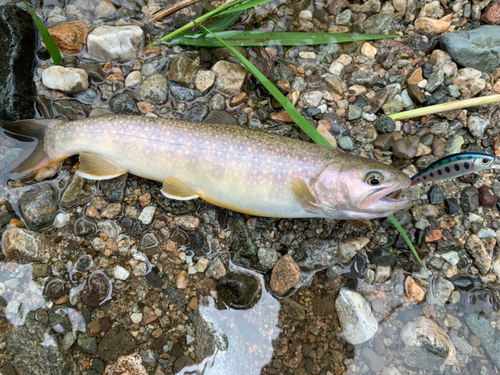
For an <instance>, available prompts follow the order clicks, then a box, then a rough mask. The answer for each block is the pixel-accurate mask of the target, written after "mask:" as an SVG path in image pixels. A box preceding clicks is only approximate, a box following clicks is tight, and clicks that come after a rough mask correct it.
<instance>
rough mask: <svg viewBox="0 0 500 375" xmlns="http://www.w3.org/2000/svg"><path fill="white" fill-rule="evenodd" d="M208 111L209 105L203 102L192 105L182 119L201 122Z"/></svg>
mask: <svg viewBox="0 0 500 375" xmlns="http://www.w3.org/2000/svg"><path fill="white" fill-rule="evenodd" d="M209 113H210V107H209V106H207V105H205V104H198V105H194V106H193V107H192V108H191V109H190V110H189V111H187V113H186V116H185V117H184V120H186V121H189V122H194V123H201V122H203V119H204V118H205V117H207V116H208V114H209Z"/></svg>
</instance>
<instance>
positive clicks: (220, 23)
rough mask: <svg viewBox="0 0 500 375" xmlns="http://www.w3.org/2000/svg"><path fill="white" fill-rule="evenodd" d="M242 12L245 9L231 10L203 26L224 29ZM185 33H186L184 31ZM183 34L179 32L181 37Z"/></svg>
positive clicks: (214, 29) (217, 29)
mask: <svg viewBox="0 0 500 375" xmlns="http://www.w3.org/2000/svg"><path fill="white" fill-rule="evenodd" d="M244 12H245V11H244V10H242V11H240V12H233V13H230V14H226V15H224V16H222V17H219V18H217V19H216V20H215V21H214V22H212V23H211V24H210V25H207V26H205V27H206V28H207V29H209V30H212V31H224V30H226V29H227V28H228V27H229V26H231V25H232V24H233V23H235V22H236V21H237V20H238V18H240V17H241V15H242V14H243V13H244ZM185 34H187V33H185ZM185 34H181V37H183V36H184V35H185Z"/></svg>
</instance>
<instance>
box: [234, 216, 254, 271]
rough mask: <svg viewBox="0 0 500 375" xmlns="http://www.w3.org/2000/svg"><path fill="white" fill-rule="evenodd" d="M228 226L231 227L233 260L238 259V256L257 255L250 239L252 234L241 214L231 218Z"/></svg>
mask: <svg viewBox="0 0 500 375" xmlns="http://www.w3.org/2000/svg"><path fill="white" fill-rule="evenodd" d="M229 227H230V228H231V229H232V234H231V239H232V248H231V250H232V251H233V252H234V253H233V254H234V257H235V258H234V260H235V261H238V260H239V258H240V256H245V257H247V256H255V255H257V246H256V245H255V243H254V241H253V240H252V235H251V234H250V231H249V230H248V226H247V224H246V223H245V219H244V217H243V215H241V214H237V215H234V216H233V217H232V218H231V222H230V225H229Z"/></svg>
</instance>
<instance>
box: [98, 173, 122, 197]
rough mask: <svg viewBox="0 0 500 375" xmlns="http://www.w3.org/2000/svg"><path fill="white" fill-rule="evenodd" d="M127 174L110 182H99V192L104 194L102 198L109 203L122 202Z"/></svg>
mask: <svg viewBox="0 0 500 375" xmlns="http://www.w3.org/2000/svg"><path fill="white" fill-rule="evenodd" d="M127 177H128V174H124V175H121V176H119V177H116V178H112V179H110V180H102V181H99V191H100V192H101V193H103V194H104V198H105V199H106V200H107V201H108V202H110V203H120V202H123V198H124V196H125V186H126V183H127Z"/></svg>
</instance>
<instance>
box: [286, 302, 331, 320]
mask: <svg viewBox="0 0 500 375" xmlns="http://www.w3.org/2000/svg"><path fill="white" fill-rule="evenodd" d="M320 298H321V297H320ZM281 303H282V304H281V308H282V309H283V312H284V314H285V316H286V317H287V318H291V319H294V320H304V319H305V318H306V312H305V310H304V308H303V307H302V306H301V305H300V304H299V303H297V302H295V301H294V300H292V299H290V298H287V299H284V300H282V301H281ZM314 306H315V304H314V300H313V309H314Z"/></svg>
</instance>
